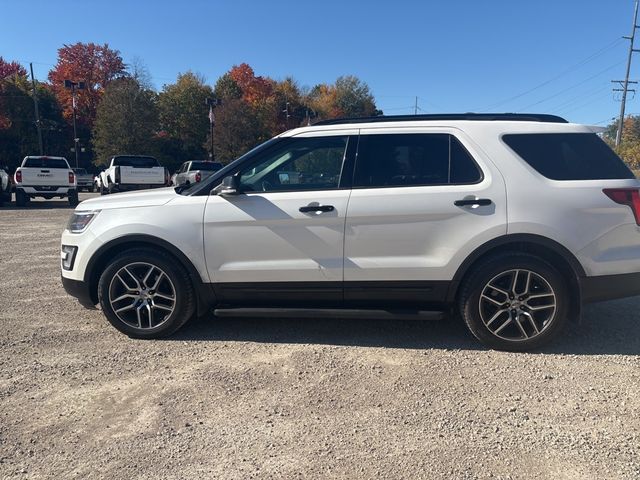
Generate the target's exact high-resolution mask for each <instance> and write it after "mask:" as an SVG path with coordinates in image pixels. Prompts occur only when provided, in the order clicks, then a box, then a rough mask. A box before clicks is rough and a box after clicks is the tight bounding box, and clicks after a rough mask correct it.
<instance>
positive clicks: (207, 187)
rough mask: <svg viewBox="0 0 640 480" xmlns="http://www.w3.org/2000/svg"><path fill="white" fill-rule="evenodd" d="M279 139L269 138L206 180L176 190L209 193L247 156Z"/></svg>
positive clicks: (181, 192) (186, 193) (189, 193)
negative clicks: (213, 186)
mask: <svg viewBox="0 0 640 480" xmlns="http://www.w3.org/2000/svg"><path fill="white" fill-rule="evenodd" d="M279 140H280V139H279V138H278V137H275V138H272V139H270V140H267V141H266V142H264V143H261V144H260V145H258V146H257V147H253V148H252V149H251V150H249V151H248V152H247V153H245V154H244V155H242V156H240V157H238V158H237V159H235V160H234V161H233V162H231V163H229V164H227V165H225V167H224V168H221V169H220V170H218V171H217V172H216V173H214V174H213V175H211V176H210V177H209V178H207V180H206V181H203V182H198V183H194V184H192V185H191V186H190V187H189V188H184V187H177V188H176V192H177V193H179V194H180V195H208V194H209V192H210V191H211V188H212V185H214V184H215V185H217V183H216V182H218V180H219V179H222V178H223V177H224V176H225V175H226V174H227V172H232V171H234V170H235V169H236V166H237V165H238V164H240V163H243V162H244V161H245V160H246V159H247V158H249V157H252V156H253V155H255V154H256V153H258V152H261V151H263V150H265V149H267V148H269V147H271V145H273V144H274V143H276V142H278V141H279Z"/></svg>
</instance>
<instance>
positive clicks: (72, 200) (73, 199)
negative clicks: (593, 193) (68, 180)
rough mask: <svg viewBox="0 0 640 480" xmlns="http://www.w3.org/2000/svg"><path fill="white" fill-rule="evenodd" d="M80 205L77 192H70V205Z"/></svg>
mask: <svg viewBox="0 0 640 480" xmlns="http://www.w3.org/2000/svg"><path fill="white" fill-rule="evenodd" d="M79 203H80V199H79V198H78V191H77V190H69V205H70V206H72V207H77V206H78V204H79Z"/></svg>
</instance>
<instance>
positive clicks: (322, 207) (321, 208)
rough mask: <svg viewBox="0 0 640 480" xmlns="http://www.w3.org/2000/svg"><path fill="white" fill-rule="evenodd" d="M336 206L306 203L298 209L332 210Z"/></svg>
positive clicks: (311, 210)
mask: <svg viewBox="0 0 640 480" xmlns="http://www.w3.org/2000/svg"><path fill="white" fill-rule="evenodd" d="M335 209H336V208H335V207H334V206H333V205H307V206H305V207H300V208H299V209H298V210H299V211H300V212H302V213H309V212H333V211H334V210H335Z"/></svg>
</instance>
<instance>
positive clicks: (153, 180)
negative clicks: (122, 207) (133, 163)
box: [118, 167, 165, 185]
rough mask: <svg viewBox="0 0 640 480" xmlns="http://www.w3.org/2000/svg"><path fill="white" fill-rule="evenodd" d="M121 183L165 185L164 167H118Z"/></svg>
mask: <svg viewBox="0 0 640 480" xmlns="http://www.w3.org/2000/svg"><path fill="white" fill-rule="evenodd" d="M118 168H119V169H120V183H123V184H135V185H163V184H164V183H165V178H164V176H165V170H164V167H152V168H139V167H118Z"/></svg>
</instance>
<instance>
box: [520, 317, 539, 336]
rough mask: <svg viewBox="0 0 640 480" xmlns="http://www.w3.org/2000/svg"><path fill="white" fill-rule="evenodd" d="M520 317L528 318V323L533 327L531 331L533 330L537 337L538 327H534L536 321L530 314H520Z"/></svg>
mask: <svg viewBox="0 0 640 480" xmlns="http://www.w3.org/2000/svg"><path fill="white" fill-rule="evenodd" d="M522 316H523V317H526V318H528V319H529V323H530V324H531V326H532V327H533V329H534V330H535V332H536V335H537V334H538V333H540V329H539V328H538V325H536V321H535V320H534V319H533V317H532V316H531V314H530V313H527V312H523V313H522Z"/></svg>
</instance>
